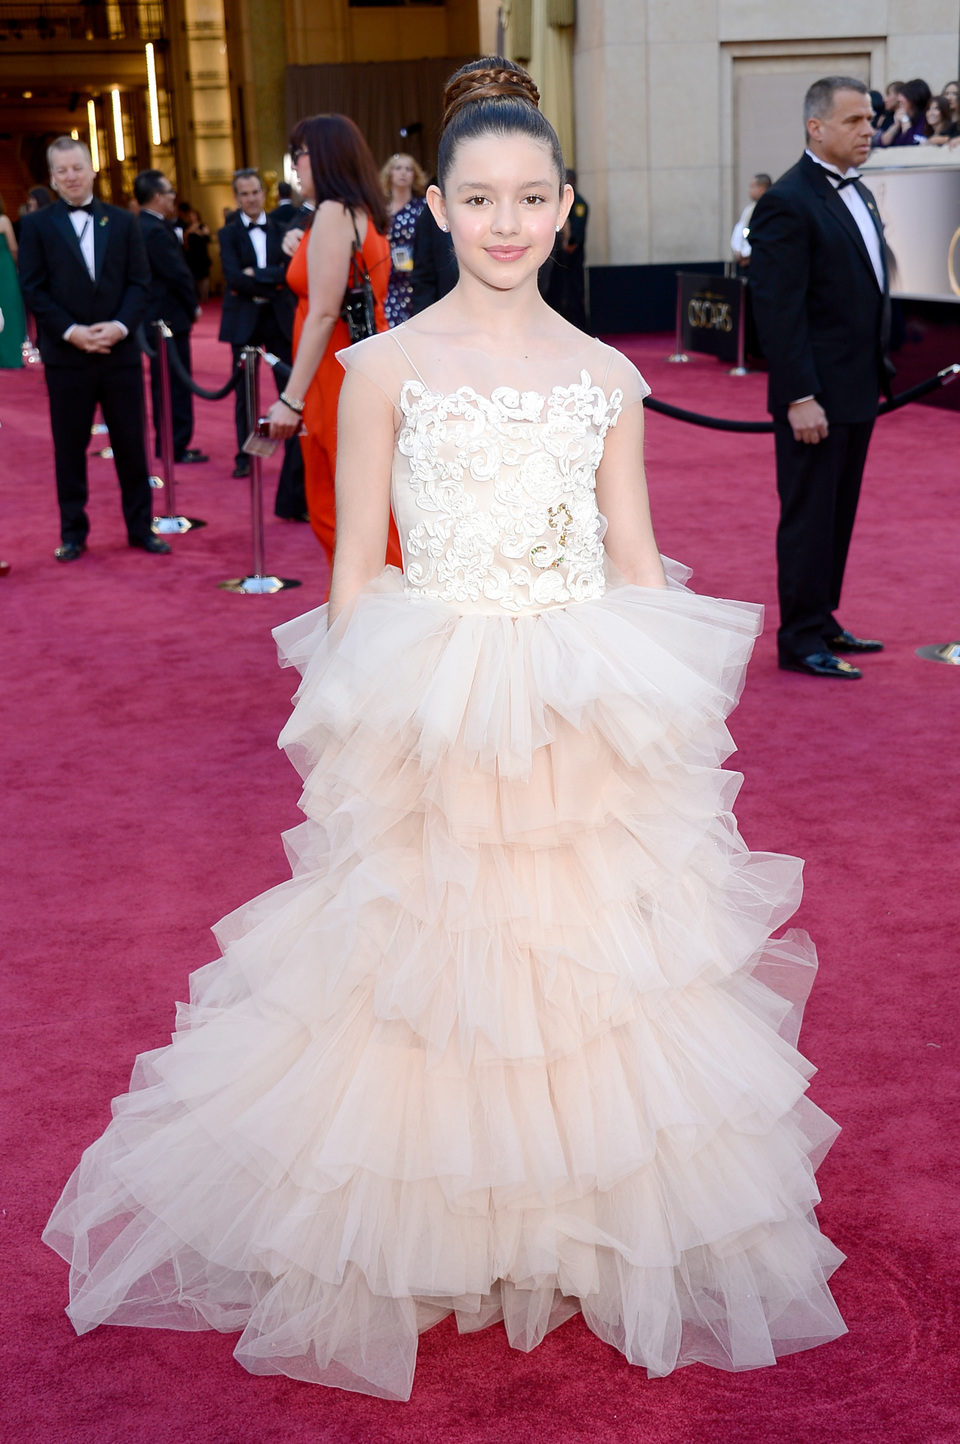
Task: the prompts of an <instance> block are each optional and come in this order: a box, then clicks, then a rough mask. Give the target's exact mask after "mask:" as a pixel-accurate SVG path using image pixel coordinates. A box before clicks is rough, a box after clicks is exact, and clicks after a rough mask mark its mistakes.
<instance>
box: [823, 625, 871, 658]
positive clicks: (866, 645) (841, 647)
mask: <svg viewBox="0 0 960 1444" xmlns="http://www.w3.org/2000/svg"><path fill="white" fill-rule="evenodd" d="M827 646H828V647H829V648H830V649H831V651H833V652H882V651H883V643H882V642H868V641H867V639H866V638H865V637H855V636H854V635H853V633H852V632H848V631H847V629H846V628H844V629H843V631H842V632H841V633H840V635H839V636H838V637H831V638H830V640H829V641H828V642H827Z"/></svg>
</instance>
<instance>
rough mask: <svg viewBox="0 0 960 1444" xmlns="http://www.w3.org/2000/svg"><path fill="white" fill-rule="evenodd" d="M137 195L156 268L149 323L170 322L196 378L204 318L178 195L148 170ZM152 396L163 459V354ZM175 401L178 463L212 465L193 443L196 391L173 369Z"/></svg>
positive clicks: (153, 340)
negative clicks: (194, 336) (194, 333)
mask: <svg viewBox="0 0 960 1444" xmlns="http://www.w3.org/2000/svg"><path fill="white" fill-rule="evenodd" d="M133 194H134V196H135V198H136V200H137V203H138V205H139V207H140V233H141V235H142V236H143V244H144V247H145V249H146V252H147V260H148V262H149V264H150V295H149V299H148V302H147V315H146V320H147V323H148V325H149V323H150V322H151V321H160V320H163V321H166V323H167V325H168V326H169V327H170V330H171V331H172V332H173V344H174V346H175V347H176V351H177V355H178V356H179V358H180V361H181V363H182V365H183V369H184V370H185V371H186V372H187V374H188V375H189V374H190V370H191V366H190V331H191V328H192V326H193V323H194V321H196V320H197V318H198V317H199V315H200V307H199V305H198V304H197V287H196V282H195V281H194V279H193V276H192V274H191V272H190V267H189V266H188V265H187V257H186V252H185V251H184V249H183V246H182V245H181V243H180V241H179V239H178V237H177V233H176V230H175V229H174V225H173V217H174V216H175V215H176V211H177V193H176V191H175V190H174V188H173V186H172V185H171V184H170V182H169V181H168V180H167V178H166V176H165V175H164V174H163V172H162V171H159V170H142V171H141V172H140V174H139V175H138V176H137V178H136V180H135V181H134V183H133ZM149 330H150V336H149V340H150V344H151V346H154V347H155V346H156V345H157V339H158V338H157V332H156V330H155V328H153V327H152V326H151V327H150V328H149ZM150 397H151V401H152V403H153V426H154V431H155V433H156V453H157V456H159V455H160V358H159V352H157V354H156V356H154V357H153V358H152V359H151V361H150ZM170 401H171V407H172V410H173V456H174V460H175V461H178V462H196V461H209V459H210V458H209V457H208V456H205V455H204V454H203V452H202V451H200V450H199V449H198V448H197V447H192V446H191V445H190V442H191V439H192V437H193V392H192V391H191V390H190V387H189V386H188V385H187V383H186V382H185V381H182V380H181V379H180V377H179V376H178V375H177V372H176V370H175V369H174V368H173V367H172V366H171V368H170Z"/></svg>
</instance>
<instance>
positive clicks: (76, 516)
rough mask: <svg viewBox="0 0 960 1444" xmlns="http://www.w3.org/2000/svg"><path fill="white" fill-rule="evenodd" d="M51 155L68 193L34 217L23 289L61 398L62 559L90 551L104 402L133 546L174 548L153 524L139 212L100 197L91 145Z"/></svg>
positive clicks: (54, 403) (55, 400)
mask: <svg viewBox="0 0 960 1444" xmlns="http://www.w3.org/2000/svg"><path fill="white" fill-rule="evenodd" d="M47 161H48V164H49V166H50V182H51V185H52V186H53V189H54V190H55V191H56V192H57V194H58V196H59V199H58V200H57V201H56V202H55V203H54V204H53V205H51V206H46V207H44V208H43V209H42V210H38V211H34V212H32V213H29V214H27V215H24V217H23V220H22V224H21V229H20V285H21V288H22V290H23V295H24V299H25V300H26V302H27V305H28V306H29V307H30V309H31V311H32V312H33V314H34V316H35V317H36V320H37V333H38V340H39V344H40V355H41V358H42V360H43V364H44V374H45V377H46V383H47V392H48V394H49V397H50V426H51V431H52V433H53V448H54V457H55V464H56V476H57V499H58V501H59V504H60V541H61V544H60V546H59V547H57V549H56V551H55V553H54V555H55V557H56V558H57V560H58V561H61V562H72V561H76V560H77V559H78V558H79V557H80V556H82V555H83V553H84V551H85V550H86V545H87V534H88V532H89V530H90V522H89V520H88V518H87V511H86V506H87V447H88V445H89V443H90V427H91V424H92V422H93V417H94V412H95V410H96V407H97V405H98V403H99V405H100V407H101V409H102V411H103V419H104V421H105V422H106V424H107V427H108V429H109V432H110V445H111V448H112V450H113V458H114V464H115V466H116V468H117V479H118V481H119V482H120V496H121V504H122V507H123V516H124V521H125V522H126V526H127V538H128V540H129V543H130V545H131V546H132V547H139V548H141V549H142V550H143V551H146V552H154V553H161V552H163V553H166V552H169V551H170V547H169V545H168V544H167V543H166V542H164V541H161V540H160V539H159V537H155V536H154V535H153V534H152V532H151V530H150V523H151V512H152V505H151V499H150V480H149V472H148V471H147V460H146V453H145V449H144V419H143V378H142V373H141V368H140V350H139V347H138V345H137V341H136V336H135V332H136V329H137V326H138V325H139V323H140V321H141V319H142V318H143V314H144V310H145V308H146V302H147V289H148V286H149V284H150V270H149V267H148V266H147V259H146V256H145V255H144V251H143V244H142V242H141V239H140V232H139V229H138V227H137V221H136V217H135V216H132V215H130V213H129V212H128V211H123V210H119V209H118V208H117V207H116V206H108V205H104V204H103V202H102V201H99V200H96V199H95V198H94V194H93V187H94V182H95V180H96V174H97V173H96V171H95V170H94V169H93V165H92V164H91V161H90V152H89V151H88V150H87V148H86V146H85V145H83V144H82V143H81V142H80V141H76V140H72V139H71V138H70V137H69V136H60V137H59V138H58V139H57V140H55V141H53V143H52V144H51V145H50V147H49V148H48V150H47Z"/></svg>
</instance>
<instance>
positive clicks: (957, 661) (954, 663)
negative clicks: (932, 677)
mask: <svg viewBox="0 0 960 1444" xmlns="http://www.w3.org/2000/svg"><path fill="white" fill-rule="evenodd" d="M917 656H918V657H922V658H923V660H924V661H925V662H946V664H947V666H948V667H960V642H944V643H943V644H942V645H941V646H939V647H918V648H917Z"/></svg>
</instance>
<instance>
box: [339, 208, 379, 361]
mask: <svg viewBox="0 0 960 1444" xmlns="http://www.w3.org/2000/svg"><path fill="white" fill-rule="evenodd" d="M340 315H341V316H342V317H343V319H344V321H346V323H347V330H348V331H349V333H350V345H351V346H352V345H353V343H354V342H355V341H365V340H366V339H367V337H368V336H375V335H376V334H377V321H376V315H375V310H374V299H373V282H372V281H371V280H370V272H369V271H368V270H367V268H366V266H365V265H364V263H363V254H362V252H361V248H360V233H359V231H358V230H357V220H356V217H355V216H354V218H353V241H352V242H351V245H350V272H349V275H348V277H347V289H346V291H345V292H344V297H343V306H342V307H341V309H340Z"/></svg>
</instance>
